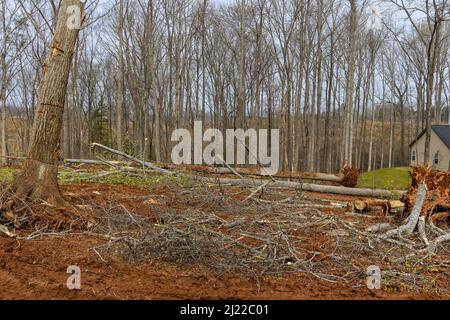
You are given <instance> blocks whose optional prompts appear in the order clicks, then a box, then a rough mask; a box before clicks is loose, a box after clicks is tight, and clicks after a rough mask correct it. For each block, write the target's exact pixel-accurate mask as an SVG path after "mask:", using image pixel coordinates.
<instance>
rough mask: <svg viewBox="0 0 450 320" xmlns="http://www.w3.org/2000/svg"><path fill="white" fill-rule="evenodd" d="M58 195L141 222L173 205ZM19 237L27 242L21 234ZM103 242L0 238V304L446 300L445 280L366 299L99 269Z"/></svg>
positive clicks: (309, 286)
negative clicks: (73, 287)
mask: <svg viewBox="0 0 450 320" xmlns="http://www.w3.org/2000/svg"><path fill="white" fill-rule="evenodd" d="M64 189H65V190H64V191H65V194H66V196H67V195H68V196H69V197H71V198H72V200H74V199H76V197H77V196H78V195H79V194H83V200H86V199H87V198H88V197H93V198H95V200H97V201H98V202H100V203H99V204H101V202H103V203H108V201H110V200H111V199H114V200H115V201H117V202H120V203H121V204H123V205H124V206H126V207H127V209H129V210H130V211H131V210H132V211H133V212H134V213H136V214H145V215H152V212H149V210H148V208H145V207H143V206H142V198H144V197H145V196H149V195H151V196H152V197H153V198H155V197H156V196H158V197H159V198H158V199H159V200H158V201H161V202H163V203H164V204H165V205H167V206H169V207H173V206H176V205H177V204H176V203H178V202H177V201H175V199H177V197H178V196H179V194H177V193H176V192H175V191H176V190H172V189H171V188H170V187H160V188H152V189H151V190H149V189H144V188H131V187H122V186H120V187H118V186H105V185H76V186H66V187H64ZM309 196H310V197H311V198H313V197H321V198H324V197H325V196H324V195H317V194H310V195H309ZM136 199H140V200H139V201H137V200H136ZM333 199H337V200H341V201H342V200H349V199H351V198H349V197H338V198H336V197H334V198H333ZM19 233H20V234H21V235H24V236H25V235H26V234H27V232H26V231H20V232H19ZM28 233H29V232H28ZM103 242H104V241H103ZM103 242H102V240H100V239H97V238H93V237H88V236H86V235H71V236H55V237H45V238H44V239H42V240H35V241H17V240H13V239H7V238H5V237H0V284H1V287H2V290H0V299H450V281H449V279H450V276H449V275H448V273H437V274H436V276H435V282H436V284H437V286H438V287H439V288H440V292H439V293H433V292H431V293H424V292H415V291H408V290H406V289H404V288H400V287H398V288H388V289H383V290H374V291H371V290H369V289H367V288H366V287H365V286H364V285H363V284H364V282H361V285H360V286H359V287H355V286H354V284H353V285H350V284H348V285H347V284H345V283H330V282H327V281H323V280H321V279H318V278H316V277H313V276H312V275H308V274H298V273H296V274H286V275H283V276H266V277H263V278H261V279H259V281H257V280H255V279H251V278H247V277H244V276H242V275H238V274H222V275H215V274H214V273H213V272H212V271H210V270H207V269H206V268H204V267H200V266H192V267H190V268H187V269H186V268H182V267H180V266H176V265H169V264H166V263H161V262H152V263H146V264H140V265H134V264H129V263H127V262H124V261H121V260H118V259H112V258H107V259H105V260H106V261H102V259H103V258H101V257H100V256H99V255H97V254H96V253H95V252H94V251H92V250H91V248H93V247H95V246H98V245H101V244H102V243H103ZM70 265H77V266H79V267H80V268H81V281H82V286H81V290H79V291H70V290H68V289H67V288H66V281H67V278H68V276H69V275H68V274H67V273H66V270H67V267H68V266H70ZM443 292H444V293H443ZM445 292H446V293H445Z"/></svg>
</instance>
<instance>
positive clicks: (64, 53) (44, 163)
mask: <svg viewBox="0 0 450 320" xmlns="http://www.w3.org/2000/svg"><path fill="white" fill-rule="evenodd" d="M74 5H75V6H78V7H79V8H80V9H81V11H83V3H82V2H81V1H80V0H63V1H62V3H61V8H60V11H59V14H58V22H57V26H56V29H55V33H54V37H53V42H52V50H51V54H50V57H49V58H48V61H47V64H46V66H45V70H44V76H43V79H42V82H41V85H40V92H39V99H38V108H37V110H36V115H35V121H34V124H33V134H32V137H31V143H30V147H29V150H28V157H27V160H26V162H25V164H24V167H23V170H22V172H21V174H20V175H18V176H17V177H16V178H15V179H14V181H13V182H12V184H11V191H13V192H15V193H16V196H17V197H18V198H19V199H24V200H25V199H31V200H32V201H46V202H48V203H50V204H52V205H54V206H56V207H65V206H66V202H65V201H64V199H63V197H62V194H61V191H60V189H59V186H58V178H57V174H58V163H59V160H60V159H59V158H60V138H61V127H62V122H63V112H64V103H65V98H66V90H67V83H68V78H69V74H70V67H71V63H72V57H73V55H74V51H75V45H76V42H77V38H78V33H79V30H78V29H70V28H69V27H68V21H69V19H71V18H72V17H71V14H70V12H69V13H68V12H67V11H68V7H69V6H74Z"/></svg>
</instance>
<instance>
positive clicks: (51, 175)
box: [7, 159, 73, 209]
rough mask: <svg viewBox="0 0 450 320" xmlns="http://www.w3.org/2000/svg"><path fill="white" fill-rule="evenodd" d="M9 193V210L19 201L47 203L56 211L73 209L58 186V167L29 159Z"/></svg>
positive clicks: (8, 189)
mask: <svg viewBox="0 0 450 320" xmlns="http://www.w3.org/2000/svg"><path fill="white" fill-rule="evenodd" d="M7 191H8V192H9V193H10V194H13V195H14V196H13V197H11V196H9V200H8V201H7V203H8V207H10V208H9V209H11V207H12V206H14V203H16V202H17V199H20V200H24V201H31V202H37V203H46V204H48V205H50V206H52V207H54V208H56V209H73V207H72V206H71V205H70V204H69V203H68V202H67V201H66V200H65V199H64V197H63V196H62V193H61V190H60V188H59V185H58V165H57V164H46V163H42V162H39V161H37V160H32V159H28V160H27V161H26V162H25V165H24V169H23V171H22V172H21V173H20V174H19V175H18V176H17V177H16V178H15V179H14V181H13V182H12V184H11V185H10V186H9V188H7Z"/></svg>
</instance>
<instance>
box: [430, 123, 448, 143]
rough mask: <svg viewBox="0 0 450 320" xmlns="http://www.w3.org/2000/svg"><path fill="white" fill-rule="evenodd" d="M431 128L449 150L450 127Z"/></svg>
mask: <svg viewBox="0 0 450 320" xmlns="http://www.w3.org/2000/svg"><path fill="white" fill-rule="evenodd" d="M431 128H432V129H433V131H434V132H435V133H436V134H437V135H438V137H439V138H441V140H442V141H443V142H444V143H445V145H446V146H447V148H449V149H450V125H433V126H431Z"/></svg>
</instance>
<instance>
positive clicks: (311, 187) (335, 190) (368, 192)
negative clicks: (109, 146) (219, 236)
mask: <svg viewBox="0 0 450 320" xmlns="http://www.w3.org/2000/svg"><path fill="white" fill-rule="evenodd" d="M194 179H197V180H201V181H204V182H207V183H211V184H215V183H218V182H219V183H221V184H228V185H233V186H244V187H255V188H257V187H259V186H260V185H261V180H260V179H254V180H251V179H240V180H238V179H214V178H207V177H195V178H194ZM267 188H289V189H300V190H303V191H311V192H320V193H332V194H341V195H348V196H360V197H373V198H395V197H398V196H401V195H402V194H403V193H404V191H390V190H381V189H359V188H347V187H339V186H324V185H318V184H312V183H299V182H292V181H276V182H272V183H271V184H270V185H268V186H267Z"/></svg>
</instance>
